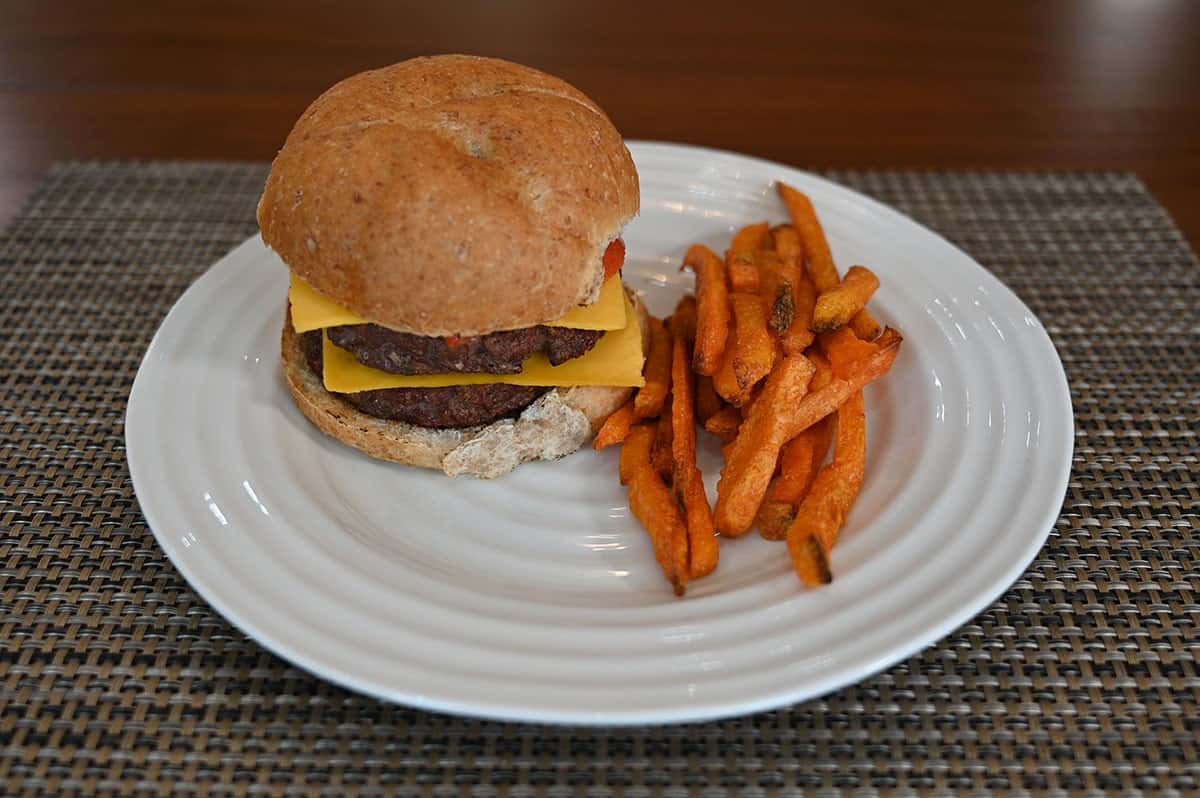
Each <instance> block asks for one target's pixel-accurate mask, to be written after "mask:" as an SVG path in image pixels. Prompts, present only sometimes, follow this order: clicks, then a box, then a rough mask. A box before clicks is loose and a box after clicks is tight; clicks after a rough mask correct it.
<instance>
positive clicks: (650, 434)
mask: <svg viewBox="0 0 1200 798" xmlns="http://www.w3.org/2000/svg"><path fill="white" fill-rule="evenodd" d="M652 446H654V427H652V426H651V425H649V424H634V425H633V427H632V428H631V429H630V430H629V434H628V435H626V436H625V440H624V441H622V442H621V460H620V463H619V465H618V466H617V473H618V474H619V475H620V477H621V484H622V485H628V484H629V483H630V481H631V480H632V479H633V473H634V471H635V470H636V468H637V466H638V463H640V462H641V461H642V460H644V459H647V458H649V457H650V449H651V447H652ZM643 450H644V452H643Z"/></svg>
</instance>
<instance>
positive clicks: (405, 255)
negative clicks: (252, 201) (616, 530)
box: [258, 55, 645, 477]
mask: <svg viewBox="0 0 1200 798" xmlns="http://www.w3.org/2000/svg"><path fill="white" fill-rule="evenodd" d="M637 211H638V178H637V172H636V171H635V169H634V165H633V161H632V159H631V158H630V155H629V151H628V150H627V149H626V147H625V144H624V142H623V141H622V139H621V136H620V134H619V133H618V132H617V130H616V128H614V127H613V124H612V122H611V121H609V119H608V117H607V116H605V114H604V112H603V111H602V110H600V108H599V107H598V106H597V105H596V104H595V103H594V102H592V101H591V100H590V99H588V97H586V96H585V95H584V94H582V93H581V92H579V91H578V90H577V89H575V88H573V87H572V86H570V85H568V84H566V83H564V82H563V81H561V80H559V79H557V78H554V77H551V76H550V75H546V74H544V73H542V72H538V71H536V70H533V69H529V68H528V67H523V66H519V65H517V64H511V63H508V62H505V61H499V60H495V59H490V58H476V57H470V56H458V55H454V56H436V57H431V58H416V59H413V60H411V61H404V62H402V63H399V64H396V65H394V66H390V67H386V68H383V69H378V70H374V71H370V72H364V73H362V74H359V75H355V76H354V77H351V78H348V79H346V80H344V81H342V82H341V83H339V84H337V85H336V86H334V87H333V88H331V89H329V91H327V92H325V93H324V94H323V95H321V96H320V97H319V98H317V100H316V101H315V102H314V103H313V104H312V105H311V106H309V108H308V109H307V110H306V111H305V112H304V114H303V115H302V116H301V117H300V119H299V121H297V122H296V125H295V127H293V129H292V131H291V133H290V134H289V135H288V137H287V141H286V142H285V143H284V145H283V148H282V149H281V150H280V151H279V154H278V155H277V156H276V158H275V161H274V163H273V164H272V166H271V173H270V176H269V177H268V178H267V184H266V188H265V190H264V192H263V196H262V199H261V200H260V202H259V205H258V223H259V227H260V228H261V229H262V238H263V241H264V242H266V244H267V245H268V246H269V247H270V248H271V249H273V250H274V251H275V252H276V253H277V254H278V255H279V257H280V258H281V259H282V260H283V261H284V263H286V265H287V267H288V269H289V270H290V275H291V284H290V289H289V292H288V299H289V302H288V314H287V318H286V320H285V322H284V326H283V340H282V357H283V371H284V375H285V377H286V380H287V384H288V387H289V389H290V391H291V394H292V396H293V398H294V399H295V401H296V404H297V405H298V406H299V408H300V410H301V411H302V412H303V413H304V415H305V416H307V417H308V419H309V420H310V421H311V422H312V423H313V424H315V425H316V426H317V427H318V428H319V429H320V430H322V431H323V432H325V433H326V434H328V435H331V436H332V437H334V438H337V439H338V440H340V441H342V442H343V443H346V444H349V445H350V446H353V447H356V448H358V449H361V450H362V451H363V452H366V453H367V454H369V455H371V456H374V457H378V458H383V459H386V460H391V461H394V462H398V463H405V464H408V465H415V466H422V467H425V468H434V469H441V470H443V471H445V472H446V473H448V474H470V475H474V476H478V477H495V476H498V475H500V474H503V473H505V472H507V471H510V470H511V469H513V468H514V467H516V466H517V465H518V464H519V463H521V462H523V461H526V460H533V459H553V458H558V457H562V456H564V455H566V454H568V453H570V452H572V451H574V450H576V449H578V448H579V447H580V446H581V445H582V444H583V443H584V442H585V441H586V440H587V439H588V438H589V437H590V436H591V435H592V434H594V433H595V430H596V429H597V427H598V426H599V425H600V423H601V422H603V420H604V419H605V418H606V417H607V416H608V415H609V414H611V413H612V412H613V411H614V410H616V409H617V408H618V407H619V406H620V405H621V404H622V403H623V402H624V401H625V400H626V399H627V398H628V396H629V394H630V392H631V391H632V389H633V388H634V387H636V386H639V385H641V384H642V357H643V337H644V336H643V328H644V326H645V319H644V313H643V312H642V310H641V308H640V305H639V304H638V303H637V302H636V300H635V299H634V298H633V297H632V296H631V295H630V294H629V293H628V292H627V291H626V290H625V288H624V286H623V285H622V283H621V277H620V269H621V264H622V262H623V260H624V245H623V244H622V242H621V239H620V235H621V229H622V227H623V226H624V225H625V223H626V222H628V221H629V220H630V219H631V218H632V217H633V216H634V215H635V214H636V213H637Z"/></svg>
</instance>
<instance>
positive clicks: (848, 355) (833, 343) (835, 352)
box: [817, 327, 879, 379]
mask: <svg viewBox="0 0 1200 798" xmlns="http://www.w3.org/2000/svg"><path fill="white" fill-rule="evenodd" d="M817 345H818V346H819V347H820V349H821V351H822V352H823V353H824V354H825V357H827V358H829V362H828V365H829V367H830V369H831V370H832V374H833V376H834V377H841V378H843V379H845V378H846V376H848V375H849V374H850V373H851V372H852V371H853V370H854V364H855V363H857V362H858V361H860V360H862V359H863V358H867V357H870V356H871V355H873V354H875V352H877V351H878V350H879V347H878V346H876V345H875V344H872V343H868V342H866V341H863V340H860V339H859V337H858V336H857V335H855V334H854V332H853V331H852V330H850V329H849V328H847V327H843V328H841V329H839V330H834V331H833V332H827V333H821V334H820V335H819V336H818V337H817Z"/></svg>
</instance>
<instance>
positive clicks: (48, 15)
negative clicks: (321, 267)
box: [0, 0, 1200, 247]
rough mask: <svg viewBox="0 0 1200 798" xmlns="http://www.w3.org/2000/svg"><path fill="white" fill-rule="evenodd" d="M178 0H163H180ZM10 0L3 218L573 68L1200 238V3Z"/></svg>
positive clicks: (659, 125)
mask: <svg viewBox="0 0 1200 798" xmlns="http://www.w3.org/2000/svg"><path fill="white" fill-rule="evenodd" d="M163 5H165V4H163ZM174 5H175V7H173V8H165V7H164V8H161V9H156V10H150V9H151V7H149V6H145V5H144V4H135V3H123V2H113V3H105V4H99V3H87V4H85V3H82V2H59V3H41V2H34V0H29V1H28V2H5V1H3V0H0V222H3V221H4V220H6V219H8V218H10V217H11V216H12V215H13V214H14V213H15V212H16V210H17V208H18V207H19V206H20V204H21V202H22V201H23V200H24V198H25V197H26V195H27V194H28V193H29V192H30V191H31V190H32V188H33V187H34V186H35V185H36V183H37V182H38V180H39V179H40V177H41V176H42V175H43V174H44V172H45V170H46V168H47V167H48V166H49V164H50V163H52V162H53V161H55V160H59V159H70V158H220V159H268V158H270V157H271V156H272V154H273V153H274V151H275V149H276V148H277V147H278V146H279V145H280V143H281V142H282V141H283V138H284V136H285V135H286V134H287V131H288V129H289V127H290V125H291V124H292V122H293V120H294V119H295V118H296V116H297V115H298V114H299V113H300V112H301V111H302V110H303V109H304V107H305V106H306V105H307V104H308V103H309V102H310V101H311V100H312V99H313V98H314V97H315V96H316V95H317V94H319V93H320V92H321V91H322V90H323V89H324V88H326V87H327V86H329V85H330V84H331V83H333V82H334V81H336V80H338V79H339V78H341V77H344V76H346V75H349V74H351V73H354V72H357V71H359V70H363V69H366V68H369V67H372V66H377V65H383V64H387V63H391V62H394V61H399V60H402V59H404V58H407V57H409V56H413V55H418V54H422V53H434V52H447V51H460V52H474V53H482V54H489V55H496V56H500V57H503V58H508V59H512V60H515V61H520V62H523V63H527V64H530V65H533V66H537V67H540V68H542V69H545V70H547V71H549V72H552V73H554V74H557V75H560V76H561V77H563V78H565V79H567V80H568V81H570V82H572V83H574V84H576V85H577V86H579V87H580V88H581V89H583V90H584V91H585V92H587V93H588V94H590V95H591V96H592V97H593V98H595V99H596V100H597V102H599V103H600V104H601V105H602V106H603V107H604V108H606V109H607V110H608V112H609V114H610V115H611V116H612V118H613V120H614V121H615V122H616V124H617V126H618V128H619V129H620V130H621V131H622V132H623V133H624V134H625V135H626V136H628V137H630V138H647V139H662V140H671V141H683V142H692V143H696V144H704V145H708V146H713V147H721V148H727V149H732V150H739V151H742V152H746V153H751V154H754V155H759V156H763V157H766V158H773V159H777V160H780V161H784V162H786V163H790V164H794V165H797V166H801V167H808V168H821V167H846V168H853V167H897V168H919V169H1068V170H1079V169H1131V170H1134V171H1136V172H1137V173H1138V174H1139V175H1140V176H1141V177H1142V178H1143V179H1144V180H1145V181H1146V182H1147V183H1148V185H1149V187H1150V188H1151V190H1152V191H1153V192H1154V193H1155V194H1156V195H1157V196H1158V198H1159V199H1160V200H1161V201H1162V202H1163V203H1164V204H1165V205H1166V206H1167V208H1168V209H1169V210H1170V211H1171V212H1172V213H1173V214H1174V215H1175V217H1176V219H1177V220H1178V222H1179V223H1180V225H1181V226H1182V227H1183V228H1184V230H1185V233H1186V234H1187V235H1188V236H1189V238H1190V239H1191V242H1192V245H1193V247H1197V245H1198V243H1200V3H1195V2H1190V1H1189V0H1176V1H1175V2H1152V1H1151V0H1146V2H1134V1H1133V0H1130V2H1119V1H1118V0H1109V1H1108V2H1054V3H1029V4H1002V5H998V6H995V7H988V9H987V10H982V7H977V6H976V4H973V3H961V2H932V3H930V2H926V3H901V2H895V3H857V2H846V0H839V2H836V3H828V4H826V6H827V7H825V8H816V7H814V4H811V3H799V2H795V0H793V1H792V2H787V3H753V4H751V3H706V2H693V3H681V4H678V5H673V6H668V5H666V4H655V3H649V2H606V3H603V4H601V3H594V4H583V3H535V2H528V1H526V2H521V1H519V0H510V1H509V2H505V3H497V2H486V0H485V1H483V2H477V3H461V2H460V3H442V4H438V5H425V4H413V5H412V6H411V7H407V8H405V7H401V4H399V3H373V4H366V3H364V4H362V6H361V7H359V8H353V7H352V6H353V5H354V4H352V3H346V2H342V3H316V2H311V3H307V2H289V3H273V2H260V3H252V4H251V3H247V4H240V5H239V4H230V5H229V6H221V7H217V6H215V5H206V4H199V3H196V4H174Z"/></svg>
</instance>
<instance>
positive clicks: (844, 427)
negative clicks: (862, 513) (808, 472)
mask: <svg viewBox="0 0 1200 798" xmlns="http://www.w3.org/2000/svg"><path fill="white" fill-rule="evenodd" d="M837 421H838V423H837V428H838V429H837V437H836V439H835V441H834V446H833V460H832V462H830V463H829V464H828V465H826V466H825V467H823V468H822V469H821V470H820V471H819V472H818V473H817V477H816V479H815V480H814V481H813V486H812V490H811V491H810V492H809V494H808V496H807V497H805V499H804V501H803V502H801V504H800V507H799V509H797V510H796V518H795V519H794V520H793V521H792V524H791V526H789V527H788V531H787V535H788V539H789V541H790V540H791V538H792V537H793V536H795V537H796V538H797V540H802V539H805V538H811V539H814V540H816V541H817V542H818V543H819V544H820V545H821V550H822V551H823V552H825V554H826V556H828V554H829V551H830V549H832V548H833V544H834V543H835V542H836V540H837V535H838V532H839V531H840V530H841V528H842V524H844V523H845V521H846V515H847V513H849V512H850V507H851V506H852V505H853V504H854V500H855V499H856V498H857V497H858V492H859V490H860V489H861V488H862V481H863V473H864V471H865V469H866V461H867V417H866V413H865V412H864V410H863V393H862V390H861V389H859V390H857V391H855V392H854V393H853V394H851V395H850V397H849V398H848V399H847V400H846V401H845V403H843V404H842V406H841V407H839V408H838V418H837Z"/></svg>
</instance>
